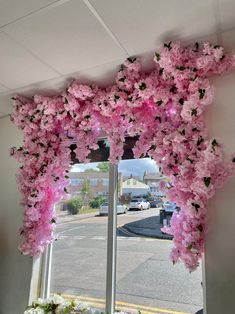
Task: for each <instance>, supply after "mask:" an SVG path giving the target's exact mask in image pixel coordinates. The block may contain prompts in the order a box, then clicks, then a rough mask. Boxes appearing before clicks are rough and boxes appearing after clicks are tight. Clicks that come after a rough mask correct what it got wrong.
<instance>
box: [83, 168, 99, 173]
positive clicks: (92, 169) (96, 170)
mask: <svg viewBox="0 0 235 314" xmlns="http://www.w3.org/2000/svg"><path fill="white" fill-rule="evenodd" d="M98 171H99V170H98V169H97V168H88V169H86V170H85V171H84V172H98Z"/></svg>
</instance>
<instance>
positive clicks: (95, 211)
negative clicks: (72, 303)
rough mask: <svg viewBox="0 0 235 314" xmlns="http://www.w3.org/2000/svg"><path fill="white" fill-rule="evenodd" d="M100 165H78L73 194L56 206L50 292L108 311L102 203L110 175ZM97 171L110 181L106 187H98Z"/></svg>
mask: <svg viewBox="0 0 235 314" xmlns="http://www.w3.org/2000/svg"><path fill="white" fill-rule="evenodd" d="M100 164H102V163H90V164H86V165H85V164H84V165H83V164H75V165H74V166H73V168H72V170H71V172H70V173H69V176H70V178H72V179H71V185H70V186H69V188H68V191H69V194H68V196H67V198H66V199H64V200H62V201H61V202H60V203H58V204H57V205H56V212H57V228H56V233H55V236H56V238H57V241H55V242H54V244H53V253H52V273H51V285H50V292H51V293H61V294H62V295H63V296H64V297H67V298H71V297H75V298H78V300H80V301H82V302H84V303H86V304H88V305H90V306H92V307H96V308H99V309H101V310H102V311H104V310H105V301H106V300H105V296H106V291H105V289H106V258H107V219H108V218H107V215H102V216H101V215H100V211H101V204H108V203H107V200H108V172H107V169H106V168H104V167H101V168H99V165H100ZM94 171H97V173H98V175H99V179H100V180H105V182H107V184H106V186H105V188H104V187H103V186H99V185H97V178H94V175H93V172H94ZM75 183H76V185H75ZM77 183H79V185H78V184H77Z"/></svg>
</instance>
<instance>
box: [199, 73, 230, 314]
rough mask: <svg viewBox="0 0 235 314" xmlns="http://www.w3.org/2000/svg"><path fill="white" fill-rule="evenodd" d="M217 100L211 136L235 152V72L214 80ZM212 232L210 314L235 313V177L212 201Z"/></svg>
mask: <svg viewBox="0 0 235 314" xmlns="http://www.w3.org/2000/svg"><path fill="white" fill-rule="evenodd" d="M212 82H213V84H214V86H215V87H216V89H215V93H216V94H215V100H214V103H213V105H212V106H211V107H210V108H208V111H207V121H208V124H209V130H210V134H211V135H213V136H217V137H218V138H220V139H221V140H222V141H223V143H224V144H225V150H226V152H227V153H232V152H235V73H234V72H233V73H232V74H228V75H225V76H222V77H218V78H214V79H213V80H212ZM209 211H210V215H211V220H210V233H209V235H208V238H207V243H206V256H205V268H206V308H207V312H206V313H207V314H234V313H235V177H233V178H231V179H230V180H229V182H228V183H227V184H226V185H225V186H224V187H223V188H222V189H221V190H220V191H218V192H217V195H216V196H215V197H214V198H213V199H212V200H211V201H210V204H209Z"/></svg>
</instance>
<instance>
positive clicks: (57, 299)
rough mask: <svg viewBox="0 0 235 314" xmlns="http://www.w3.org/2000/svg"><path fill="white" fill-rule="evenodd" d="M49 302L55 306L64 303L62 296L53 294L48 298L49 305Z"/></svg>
mask: <svg viewBox="0 0 235 314" xmlns="http://www.w3.org/2000/svg"><path fill="white" fill-rule="evenodd" d="M50 302H53V303H55V304H62V303H63V302H65V299H64V298H62V296H61V295H59V294H54V295H53V296H52V297H50V298H49V303H50Z"/></svg>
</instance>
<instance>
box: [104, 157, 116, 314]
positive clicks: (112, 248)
mask: <svg viewBox="0 0 235 314" xmlns="http://www.w3.org/2000/svg"><path fill="white" fill-rule="evenodd" d="M117 197H118V166H117V165H112V164H111V163H110V164H109V209H108V239H107V268H106V313H109V314H113V313H114V312H115V294H116V259H117V237H116V235H117Z"/></svg>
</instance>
